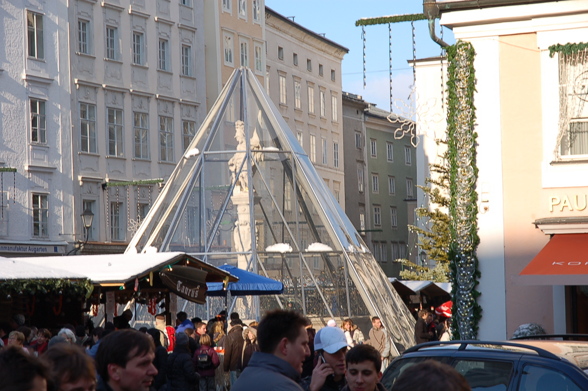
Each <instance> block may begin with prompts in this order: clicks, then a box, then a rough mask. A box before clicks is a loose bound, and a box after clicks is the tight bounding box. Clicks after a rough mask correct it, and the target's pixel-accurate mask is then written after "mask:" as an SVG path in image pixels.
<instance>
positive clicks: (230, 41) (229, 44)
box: [224, 34, 233, 66]
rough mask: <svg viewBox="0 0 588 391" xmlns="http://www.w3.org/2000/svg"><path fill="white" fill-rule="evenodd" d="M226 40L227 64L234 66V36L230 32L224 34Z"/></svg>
mask: <svg viewBox="0 0 588 391" xmlns="http://www.w3.org/2000/svg"><path fill="white" fill-rule="evenodd" d="M224 41H225V65H229V66H233V37H231V36H230V35H228V34H225V36H224Z"/></svg>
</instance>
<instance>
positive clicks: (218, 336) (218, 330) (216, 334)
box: [212, 320, 226, 348]
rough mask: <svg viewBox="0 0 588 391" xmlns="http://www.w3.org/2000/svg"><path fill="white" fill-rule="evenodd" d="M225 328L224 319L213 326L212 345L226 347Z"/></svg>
mask: <svg viewBox="0 0 588 391" xmlns="http://www.w3.org/2000/svg"><path fill="white" fill-rule="evenodd" d="M225 337H226V334H225V329H224V323H223V322H222V321H220V320H219V321H216V322H215V323H214V326H213V327H212V343H213V345H212V346H218V347H219V348H224V347H225Z"/></svg>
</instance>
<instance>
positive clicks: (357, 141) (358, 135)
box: [355, 132, 363, 149]
mask: <svg viewBox="0 0 588 391" xmlns="http://www.w3.org/2000/svg"><path fill="white" fill-rule="evenodd" d="M362 138H363V137H361V132H355V148H357V149H361V147H362V144H363V143H362V142H361V140H362Z"/></svg>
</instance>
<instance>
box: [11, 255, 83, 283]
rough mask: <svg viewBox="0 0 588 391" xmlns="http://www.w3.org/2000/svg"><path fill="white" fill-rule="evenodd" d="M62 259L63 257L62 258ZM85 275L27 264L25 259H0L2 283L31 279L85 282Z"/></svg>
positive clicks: (48, 265) (37, 264) (48, 266)
mask: <svg viewBox="0 0 588 391" xmlns="http://www.w3.org/2000/svg"><path fill="white" fill-rule="evenodd" d="M60 258H61V257H60ZM86 278H88V277H86V276H85V275H84V274H81V273H77V272H75V271H73V270H71V269H60V268H58V267H53V265H51V264H39V263H36V262H27V261H26V260H25V259H23V258H4V257H0V281H3V280H29V279H70V280H78V279H79V280H84V279H86Z"/></svg>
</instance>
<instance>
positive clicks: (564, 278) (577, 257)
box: [518, 233, 588, 285]
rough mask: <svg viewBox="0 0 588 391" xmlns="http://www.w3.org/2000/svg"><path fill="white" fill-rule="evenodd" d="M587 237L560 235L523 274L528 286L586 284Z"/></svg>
mask: <svg viewBox="0 0 588 391" xmlns="http://www.w3.org/2000/svg"><path fill="white" fill-rule="evenodd" d="M587 275H588V234H586V233H582V234H557V235H554V236H553V238H552V239H551V240H550V241H549V242H548V243H547V244H546V245H545V247H543V249H541V251H539V254H537V256H536V257H535V258H533V260H532V261H531V262H529V264H528V265H527V266H526V267H525V268H524V269H523V271H522V272H521V274H520V276H519V278H518V281H520V282H522V283H523V284H529V285H586V277H587Z"/></svg>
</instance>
